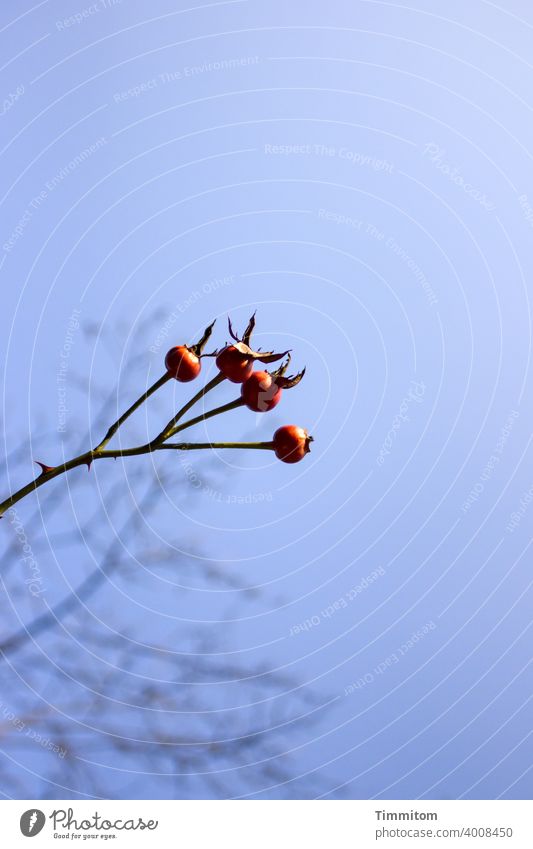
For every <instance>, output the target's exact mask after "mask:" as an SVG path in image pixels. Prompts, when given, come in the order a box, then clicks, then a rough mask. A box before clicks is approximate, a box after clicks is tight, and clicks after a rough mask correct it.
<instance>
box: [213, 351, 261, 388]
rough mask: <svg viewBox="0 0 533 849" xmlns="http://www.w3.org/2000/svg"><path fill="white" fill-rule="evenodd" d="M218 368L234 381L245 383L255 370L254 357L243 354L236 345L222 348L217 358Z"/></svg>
mask: <svg viewBox="0 0 533 849" xmlns="http://www.w3.org/2000/svg"><path fill="white" fill-rule="evenodd" d="M216 364H217V368H218V369H219V370H220V372H221V373H222V374H223V375H224V377H226V378H227V379H228V380H230V381H231V382H232V383H244V381H245V380H248V378H249V377H250V375H251V374H252V372H253V370H254V361H253V359H252V357H248V356H246V354H242V353H241V352H240V351H239V350H238V348H236V347H235V345H227V346H226V347H225V348H222V350H221V351H220V353H219V354H218V356H217V358H216Z"/></svg>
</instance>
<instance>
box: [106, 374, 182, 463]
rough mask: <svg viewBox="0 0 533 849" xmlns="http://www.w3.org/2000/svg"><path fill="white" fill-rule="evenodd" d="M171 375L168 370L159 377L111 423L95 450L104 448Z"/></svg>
mask: <svg viewBox="0 0 533 849" xmlns="http://www.w3.org/2000/svg"><path fill="white" fill-rule="evenodd" d="M171 377H172V375H171V374H169V373H168V372H166V373H165V374H164V375H163V376H162V377H160V378H159V380H157V381H156V382H155V383H154V385H153V386H151V387H150V388H149V389H147V390H146V392H145V393H144V394H143V395H141V397H140V398H139V399H138V400H137V401H135V404H132V405H131V407H129V409H127V410H126V412H125V413H123V414H122V415H121V416H120V418H119V419H117V421H116V422H115V423H114V424H112V425H111V427H110V428H109V430H108V431H107V433H106V435H105V436H104V438H103V439H102V441H101V442H100V443H99V444H98V445H97V446H96V448H95V449H94V450H95V451H101V450H102V449H103V448H105V447H106V445H107V444H108V443H109V442H110V441H111V439H112V438H113V437H114V435H115V433H116V432H117V430H118V429H119V427H120V426H121V425H122V424H124V422H125V421H126V419H129V417H130V416H131V415H133V413H134V412H135V410H138V409H139V407H140V406H141V405H142V404H144V402H145V401H146V400H147V399H148V398H149V397H150V395H153V394H154V392H157V390H158V389H160V388H161V387H162V386H164V385H165V383H167V382H168V381H169V380H170V379H171Z"/></svg>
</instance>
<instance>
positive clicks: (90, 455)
mask: <svg viewBox="0 0 533 849" xmlns="http://www.w3.org/2000/svg"><path fill="white" fill-rule="evenodd" d="M166 377H167V376H166V375H165V376H164V378H166ZM164 378H160V380H159V381H157V383H156V384H154V386H152V387H151V388H150V389H149V390H148V393H145V394H144V395H143V396H141V398H140V399H139V401H137V402H136V403H135V404H134V405H133V406H132V407H130V409H129V410H127V411H126V413H124V414H123V416H121V418H120V419H118V421H117V422H115V424H114V425H112V427H111V428H110V429H109V431H108V434H107V435H106V437H105V439H104V440H102V442H101V443H100V445H99V446H98V447H97V448H95V449H93V450H92V451H86V452H85V453H84V454H80V455H79V456H78V457H74V458H73V459H72V460H69V461H68V462H67V463H62V464H61V465H59V466H54V467H53V468H52V469H50V470H49V471H46V472H42V474H40V475H39V477H37V478H35V480H33V481H31V482H30V483H28V484H26V486H23V487H22V488H21V489H19V490H17V492H14V493H13V494H12V495H10V496H9V498H6V500H5V501H2V502H1V503H0V518H1V517H2V516H3V514H4V513H5V512H6V510H9V508H10V507H13V505H14V504H16V503H17V502H18V501H21V500H22V499H23V498H25V497H26V496H27V495H29V494H30V493H31V492H34V491H35V490H36V489H39V488H40V487H41V486H44V484H45V483H48V481H51V480H53V479H54V478H57V477H59V476H60V475H62V474H64V473H65V472H69V471H70V470H71V469H76V468H77V467H78V466H89V467H90V466H91V463H93V461H95V460H103V459H115V460H116V459H118V458H119V457H137V456H139V455H141V454H150V453H151V452H152V451H161V450H165V449H166V448H167V447H168V448H170V449H174V450H175V449H176V447H177V446H179V450H182V451H185V450H190V448H193V447H199V448H209V447H219V448H228V447H234V448H235V447H250V448H251V447H256V448H265V447H267V446H270V443H253V442H252V443H237V442H235V443H231V442H227V443H207V442H206V443H198V445H194V446H193V445H190V447H188V444H187V443H174V444H168V443H165V442H164V440H166V439H168V438H169V437H170V436H174V434H176V433H179V432H181V431H182V430H186V429H187V428H189V427H192V426H193V425H195V424H198V423H199V422H201V421H205V420H206V419H210V418H212V417H213V416H218V415H220V414H221V413H225V412H227V411H228V410H234V409H236V408H237V407H241V406H242V405H243V403H244V402H243V401H242V399H241V398H236V399H235V400H234V401H230V402H229V403H228V404H224V405H223V406H221V407H216V408H215V409H213V410H209V411H208V412H207V413H202V414H201V415H199V416H195V418H193V419H189V421H187V422H183V423H182V424H180V425H178V426H175V423H176V422H177V421H178V420H179V419H180V418H181V417H182V416H183V415H185V413H186V412H187V411H188V410H190V408H191V407H192V406H193V404H195V403H196V402H197V401H198V400H199V399H200V398H202V397H203V396H204V395H205V394H206V392H209V391H210V389H213V388H214V387H215V386H217V385H218V383H220V382H221V381H222V380H224V378H223V377H221V376H220V375H217V377H215V378H213V380H211V381H210V382H209V383H207V384H206V385H205V387H204V388H203V389H202V390H201V391H200V392H198V393H197V394H196V395H195V396H194V398H192V399H191V400H190V401H189V402H188V403H187V404H185V406H184V407H182V409H181V410H180V411H179V412H178V413H177V414H176V415H175V416H174V418H173V419H171V421H170V422H169V424H168V425H167V427H166V428H165V430H163V431H162V432H161V434H159V436H157V437H156V438H155V439H154V440H152V441H151V442H148V443H146V444H145V445H139V446H137V447H136V448H118V449H115V450H109V449H108V450H105V448H104V447H103V446H105V445H106V444H107V442H108V441H109V439H110V438H111V436H113V434H114V433H116V431H117V430H118V428H119V427H120V425H121V424H122V422H123V421H125V419H126V418H127V417H128V416H129V415H131V414H132V412H134V410H136V409H137V408H138V407H139V406H140V405H141V404H142V403H143V401H144V400H146V398H147V397H149V394H153V392H155V391H156V389H158V388H159V386H162V385H163V383H164V382H165V379H164ZM171 424H172V425H173V427H172V428H171V429H170V430H169V426H170V425H171ZM113 428H114V430H113ZM112 430H113V433H111V436H109V433H110V432H111V431H112ZM108 436H109V439H108Z"/></svg>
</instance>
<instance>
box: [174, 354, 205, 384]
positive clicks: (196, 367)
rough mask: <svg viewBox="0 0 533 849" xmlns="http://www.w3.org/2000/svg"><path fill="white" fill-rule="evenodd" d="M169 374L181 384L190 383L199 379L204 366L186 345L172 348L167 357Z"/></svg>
mask: <svg viewBox="0 0 533 849" xmlns="http://www.w3.org/2000/svg"><path fill="white" fill-rule="evenodd" d="M165 366H166V369H167V372H168V373H169V374H170V375H172V377H174V378H175V379H176V380H179V381H180V383H189V381H190V380H194V378H195V377H198V375H199V374H200V370H201V368H202V364H201V362H200V358H199V357H197V356H196V354H195V353H194V351H191V349H190V348H187V346H186V345H178V346H177V347H176V348H171V349H170V351H169V352H168V354H167V355H166V357H165Z"/></svg>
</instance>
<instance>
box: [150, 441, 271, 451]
mask: <svg viewBox="0 0 533 849" xmlns="http://www.w3.org/2000/svg"><path fill="white" fill-rule="evenodd" d="M167 448H170V449H174V450H176V451H196V450H197V449H199V448H253V449H255V450H257V449H263V450H265V451H272V450H273V449H274V443H273V442H166V443H165V444H164V445H161V446H160V447H159V449H158V450H162V449H167Z"/></svg>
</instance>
